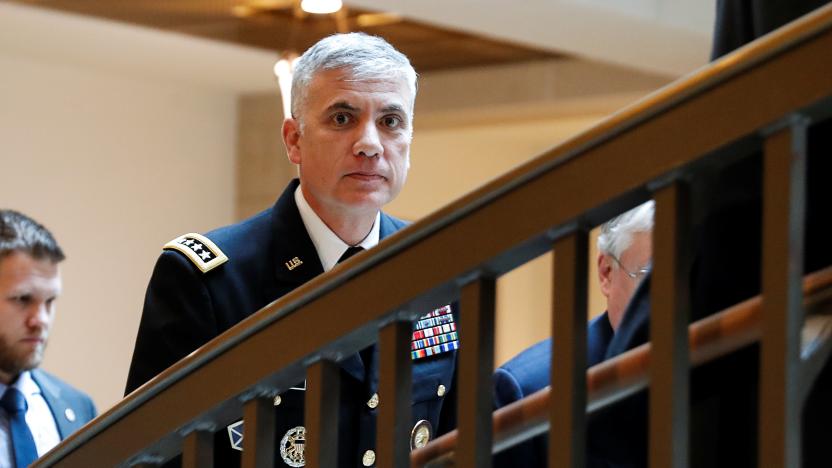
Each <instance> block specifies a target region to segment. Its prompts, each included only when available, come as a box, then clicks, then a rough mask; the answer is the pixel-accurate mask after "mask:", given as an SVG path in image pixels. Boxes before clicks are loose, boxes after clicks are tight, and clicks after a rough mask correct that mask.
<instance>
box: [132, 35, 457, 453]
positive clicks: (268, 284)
mask: <svg viewBox="0 0 832 468" xmlns="http://www.w3.org/2000/svg"><path fill="white" fill-rule="evenodd" d="M415 97H416V72H415V71H414V70H413V67H412V66H411V65H410V62H409V61H408V59H407V57H405V56H404V55H402V54H401V53H400V52H398V51H397V50H395V49H394V48H393V47H392V46H391V45H390V44H388V43H387V42H385V41H384V40H383V39H381V38H378V37H372V36H368V35H365V34H361V33H353V34H339V35H334V36H330V37H327V38H325V39H323V40H321V41H319V42H318V43H317V44H315V45H314V46H312V48H310V49H309V50H307V51H306V52H305V53H304V54H303V55H302V56H301V57H300V59H299V60H298V62H297V64H296V67H295V78H294V80H293V86H292V115H291V116H289V117H288V118H287V119H286V120H285V121H284V123H283V140H284V142H285V144H286V149H287V152H288V156H289V160H290V161H291V162H292V163H294V164H296V165H297V166H298V170H299V176H300V177H299V180H294V181H292V182H291V183H290V184H289V186H288V187H287V188H286V189H285V191H284V192H283V195H281V196H280V198H279V199H278V200H277V203H276V204H275V205H274V206H273V207H272V208H269V209H267V210H265V211H263V212H261V213H260V214H257V215H255V216H253V217H252V218H250V219H247V220H245V221H243V222H241V223H238V224H234V225H231V226H227V227H223V228H220V229H217V230H214V231H211V232H209V233H206V234H204V235H202V234H194V233H191V234H185V235H183V236H180V237H178V238H176V239H174V240H172V241H171V242H169V243H168V244H166V245H165V247H164V249H165V250H164V252H163V253H162V255H161V257H160V258H159V260H158V262H157V264H156V268H155V269H154V272H153V276H152V278H151V280H150V285H149V286H148V289H147V295H146V298H145V304H144V311H143V314H142V319H141V324H140V326H139V332H138V338H137V340H136V348H135V352H134V354H133V362H132V364H131V366H130V373H129V376H128V381H127V392H130V391H132V390H134V389H136V388H137V387H139V386H140V385H142V384H144V383H145V382H147V381H148V380H150V379H152V378H153V377H154V376H155V375H157V374H158V373H160V372H161V371H163V370H164V369H165V368H167V367H168V366H170V365H171V364H173V363H175V362H176V361H178V360H179V359H181V358H182V357H184V356H186V355H187V354H189V353H191V352H192V351H194V350H195V349H197V348H198V347H200V346H202V345H203V344H204V343H206V342H208V341H209V340H211V339H212V338H214V337H215V336H217V335H219V334H220V333H222V332H223V331H225V330H227V329H228V328H230V327H231V326H233V325H234V324H236V323H238V322H240V321H241V320H243V319H244V318H246V317H248V316H249V315H251V314H252V313H254V312H256V311H257V310H259V309H261V308H262V307H264V306H266V305H267V304H269V303H271V302H272V301H274V300H276V299H278V298H279V297H281V296H283V295H285V294H287V293H288V292H290V291H292V290H293V289H295V288H297V287H298V286H300V285H302V284H304V283H305V282H307V281H309V280H310V279H312V278H314V277H315V276H317V275H320V274H321V273H324V272H326V271H329V270H330V269H332V268H333V267H334V266H335V265H336V264H337V263H338V262H339V261H341V260H343V259H345V258H347V257H348V256H350V255H352V254H353V253H355V252H358V251H360V250H365V249H370V248H372V247H374V246H375V245H376V244H377V243H378V242H379V240H380V239H383V238H385V237H387V236H389V235H391V234H393V233H394V232H396V231H397V230H399V229H401V228H402V227H404V223H403V222H402V221H400V220H398V219H396V218H393V217H391V216H388V215H386V214H385V213H383V212H381V208H382V206H384V205H385V204H387V203H388V202H390V201H391V200H393V199H394V198H395V197H396V195H398V193H399V192H400V191H401V189H402V186H403V185H404V182H405V180H406V178H407V172H408V169H409V166H410V164H409V158H410V141H411V138H412V132H413V104H414V100H415ZM426 312H427V311H426ZM429 315H430V317H426V318H425V320H420V321H419V323H418V325H417V330H416V332H414V336H413V338H412V339H413V342H412V343H411V349H413V350H414V351H413V352H412V353H411V357H412V359H413V361H414V362H413V392H412V395H413V401H414V403H413V405H412V414H413V421H412V422H411V424H412V426H413V431H412V434H413V435H412V436H411V446H413V447H417V446H421V445H424V444H425V443H426V442H427V441H428V440H430V439H431V438H432V437H433V436H435V435H436V434H437V433H442V432H445V431H447V430H449V429H450V428H452V427H453V426H454V424H455V422H454V412H455V408H454V398H453V397H450V395H452V393H451V391H452V381H453V374H454V371H455V363H456V348H457V346H458V340H457V335H456V325H455V323H454V314H453V313H452V311H451V309H450V308H449V307H444V308H442V309H438V310H436V311H433V312H431V314H429ZM332 320H338V317H337V315H335V314H333V317H332ZM423 324H427V325H425V326H429V328H430V330H429V331H428V330H425V331H424V333H425V334H427V333H429V334H427V336H431V335H433V336H437V335H439V336H441V335H444V337H443V339H442V340H438V341H439V342H441V344H435V343H433V342H431V343H428V340H425V339H421V338H422V336H421V335H420V333H421V332H422V331H421V330H419V329H418V328H419V327H420V326H422V325H423ZM323 325H324V324H322V326H323ZM313 332H314V331H313ZM299 339H302V338H299ZM274 346H275V347H278V348H279V347H281V346H286V347H287V348H288V347H290V346H292V344H291V343H275V344H274ZM377 369H378V355H377V352H376V350H375V347H370V348H368V349H365V350H364V351H362V352H361V353H360V354H356V355H353V356H351V357H348V358H346V359H345V360H344V361H342V362H341V374H342V376H341V395H340V402H341V406H340V415H339V426H340V427H339V434H340V440H339V447H338V465H339V466H373V465H374V464H375V436H376V430H375V419H376V408H377V406H378V405H379V404H384V397H385V396H384V395H378V394H377V393H376V392H377V382H378V381H377ZM304 394H305V390H304V385H303V383H299V385H298V386H297V387H294V388H292V389H288V390H286V391H285V392H284V393H282V394H280V395H279V397H278V398H275V405H276V408H275V410H276V411H277V412H278V415H277V421H278V427H277V430H276V437H277V442H278V445H279V449H278V454H277V457H276V460H277V465H278V466H303V465H304V464H305V455H304V449H303V448H304V443H305V428H304V422H303V401H304ZM446 400H447V401H446ZM242 438H243V434H242V430H241V428H240V427H239V425H236V424H235V425H232V426H230V427H229V429H228V433H227V434H220V435H219V438H218V441H217V443H216V444H215V447H216V452H217V453H216V457H217V458H216V461H215V466H223V467H225V466H234V465H236V464H238V463H239V451H232V450H231V448H233V449H237V450H242V449H243V448H244V446H245V444H244V442H243V440H242ZM229 441H230V442H229Z"/></svg>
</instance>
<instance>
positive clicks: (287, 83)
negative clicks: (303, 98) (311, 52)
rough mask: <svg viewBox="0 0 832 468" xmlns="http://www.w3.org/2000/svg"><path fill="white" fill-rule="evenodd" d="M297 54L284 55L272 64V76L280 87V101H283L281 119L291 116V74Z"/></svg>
mask: <svg viewBox="0 0 832 468" xmlns="http://www.w3.org/2000/svg"><path fill="white" fill-rule="evenodd" d="M297 61H298V56H297V54H286V55H284V56H283V57H281V58H280V60H278V61H277V63H275V64H274V76H276V77H277V84H278V86H279V87H280V99H281V101H283V118H284V119H288V118H289V117H291V116H292V73H293V72H294V71H295V63H297Z"/></svg>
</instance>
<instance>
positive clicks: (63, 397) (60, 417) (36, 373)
mask: <svg viewBox="0 0 832 468" xmlns="http://www.w3.org/2000/svg"><path fill="white" fill-rule="evenodd" d="M31 375H32V380H34V381H35V383H36V384H38V387H40V391H41V395H42V396H43V399H44V400H46V404H47V405H48V406H49V410H50V411H51V412H52V417H53V418H54V419H55V425H56V426H57V427H58V434H59V435H60V436H61V440H64V439H66V438H67V437H68V436H69V435H70V434H72V433H73V432H75V431H77V430H78V429H80V428H81V426H83V425H84V424H86V423H87V422H89V421H90V420H92V419H93V418H95V416H96V414H97V412H96V410H95V404H93V402H92V400H91V399H90V397H89V396H87V395H86V394H85V393H83V392H81V391H79V390H77V389H75V388H74V387H72V386H71V385H69V384H68V383H66V382H64V381H63V380H61V379H59V378H57V377H55V376H54V375H52V374H49V373H47V372H46V371H43V370H40V369H34V370H32V371H31Z"/></svg>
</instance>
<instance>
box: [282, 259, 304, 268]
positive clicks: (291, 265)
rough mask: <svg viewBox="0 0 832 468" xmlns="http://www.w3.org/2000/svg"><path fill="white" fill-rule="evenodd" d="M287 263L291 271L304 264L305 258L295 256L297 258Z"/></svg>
mask: <svg viewBox="0 0 832 468" xmlns="http://www.w3.org/2000/svg"><path fill="white" fill-rule="evenodd" d="M285 265H286V268H288V269H289V271H292V270H294V269H295V268H297V267H299V266H301V265H303V260H301V259H299V258H298V257H295V258H293V259H291V260H289V261H288V262H286V263H285Z"/></svg>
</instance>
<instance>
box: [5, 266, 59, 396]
mask: <svg viewBox="0 0 832 468" xmlns="http://www.w3.org/2000/svg"><path fill="white" fill-rule="evenodd" d="M60 292H61V277H60V274H59V272H58V265H57V264H55V263H53V262H52V261H50V260H35V259H34V258H32V256H30V255H29V254H26V253H23V252H13V253H11V254H9V255H7V256H6V257H5V258H3V259H0V380H2V381H3V382H4V383H6V384H8V383H10V382H11V381H12V380H14V379H15V378H17V375H18V374H19V373H20V372H22V371H24V370H29V369H34V368H35V367H37V366H38V365H40V362H41V360H42V359H43V351H44V349H45V348H46V340H47V337H48V335H49V327H50V325H52V320H53V319H54V317H55V299H56V298H57V297H58V295H59V294H60Z"/></svg>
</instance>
